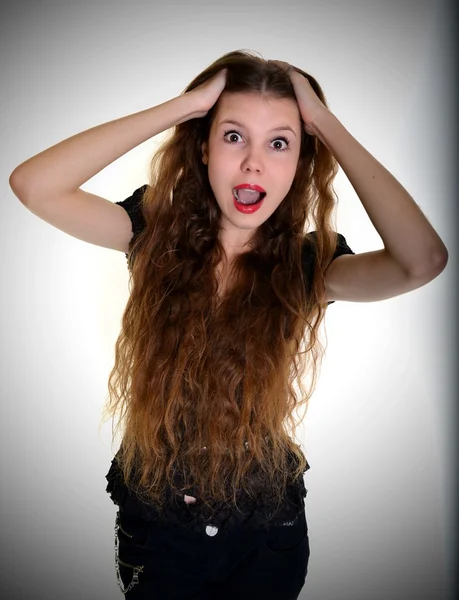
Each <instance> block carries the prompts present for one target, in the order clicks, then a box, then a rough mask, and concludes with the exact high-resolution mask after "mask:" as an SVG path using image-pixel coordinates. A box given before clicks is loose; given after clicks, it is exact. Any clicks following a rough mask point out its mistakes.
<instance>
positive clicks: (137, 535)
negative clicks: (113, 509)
mask: <svg viewBox="0 0 459 600" xmlns="http://www.w3.org/2000/svg"><path fill="white" fill-rule="evenodd" d="M117 526H118V535H119V538H120V541H121V542H122V543H123V545H125V544H128V545H133V546H140V547H142V548H143V547H145V545H146V543H147V540H148V529H147V525H146V523H145V522H144V521H140V520H132V519H126V518H125V517H124V516H123V515H122V514H121V513H118V516H117Z"/></svg>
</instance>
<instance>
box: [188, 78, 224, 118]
mask: <svg viewBox="0 0 459 600" xmlns="http://www.w3.org/2000/svg"><path fill="white" fill-rule="evenodd" d="M226 74H227V69H222V70H221V71H219V72H218V73H217V74H216V75H214V76H213V77H211V78H210V79H208V80H207V81H205V82H204V83H201V85H198V87H196V88H194V89H193V90H191V91H189V92H188V94H191V96H192V97H193V98H194V101H195V102H196V105H197V107H198V108H197V109H198V114H197V118H202V117H205V116H206V115H207V113H208V112H209V110H210V109H211V108H212V106H214V104H215V103H216V102H217V100H218V98H219V97H220V94H221V93H222V92H223V90H224V89H225V86H226Z"/></svg>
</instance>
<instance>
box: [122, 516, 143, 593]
mask: <svg viewBox="0 0 459 600" xmlns="http://www.w3.org/2000/svg"><path fill="white" fill-rule="evenodd" d="M119 528H120V526H119V512H118V514H117V515H116V522H115V572H116V580H117V582H118V587H119V588H120V590H121V591H122V592H123V594H127V592H129V591H130V590H132V588H133V587H134V586H135V585H136V584H137V583H139V573H143V569H144V566H143V565H137V566H133V565H132V569H133V570H134V572H133V574H132V579H131V582H130V584H129V585H128V586H127V587H124V583H123V580H122V579H121V573H120V558H119V539H118V531H119ZM126 566H129V567H131V565H126Z"/></svg>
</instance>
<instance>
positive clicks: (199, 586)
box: [115, 508, 309, 600]
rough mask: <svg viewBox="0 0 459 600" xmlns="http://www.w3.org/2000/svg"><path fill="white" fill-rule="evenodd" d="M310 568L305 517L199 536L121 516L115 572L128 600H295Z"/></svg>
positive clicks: (209, 530)
mask: <svg viewBox="0 0 459 600" xmlns="http://www.w3.org/2000/svg"><path fill="white" fill-rule="evenodd" d="M308 561H309V538H308V527H307V522H306V515H305V512H304V510H303V511H301V512H300V513H299V514H298V515H297V516H296V517H295V518H294V519H293V520H290V521H285V522H283V523H281V524H279V523H278V524H276V525H273V526H268V527H267V528H265V529H260V530H251V529H248V528H247V527H244V525H243V524H241V525H236V526H234V525H233V526H231V527H226V526H223V527H220V528H217V527H216V526H212V525H211V524H210V525H203V526H202V531H192V530H187V529H186V528H176V527H171V526H170V525H168V523H167V522H166V521H164V520H161V519H159V520H157V521H155V522H146V521H144V520H142V519H140V518H137V517H133V516H132V515H128V514H127V513H126V512H124V511H123V510H122V509H121V508H120V509H119V510H118V513H117V516H116V523H115V570H116V576H117V580H118V585H119V587H120V589H121V591H122V592H123V594H124V595H125V598H127V599H129V598H132V600H141V599H145V600H146V599H147V598H148V599H149V600H155V599H158V600H168V599H170V600H185V599H190V600H191V599H194V600H213V599H215V600H217V599H218V600H230V599H231V600H234V599H235V598H237V599H238V600H255V599H257V598H263V600H296V599H297V598H298V596H299V594H300V591H301V589H302V588H303V586H304V583H305V580H306V575H307V569H308Z"/></svg>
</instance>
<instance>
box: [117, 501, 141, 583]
mask: <svg viewBox="0 0 459 600" xmlns="http://www.w3.org/2000/svg"><path fill="white" fill-rule="evenodd" d="M120 521H121V519H120V514H119V513H118V514H117V517H116V523H115V572H116V579H117V583H118V587H119V588H120V590H121V592H122V593H123V594H127V592H129V591H130V590H132V588H133V587H134V586H135V585H137V584H138V583H139V575H140V573H143V570H144V565H142V564H132V563H130V562H125V561H124V560H121V558H120V556H119V551H120V542H121V543H122V544H123V545H125V544H126V542H127V543H128V544H132V545H134V546H142V544H143V545H144V544H145V541H146V538H147V536H146V534H145V535H142V536H141V537H140V538H138V537H137V536H136V535H134V533H129V531H127V529H126V528H125V527H126V526H123V527H122V525H121V522H120Z"/></svg>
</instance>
